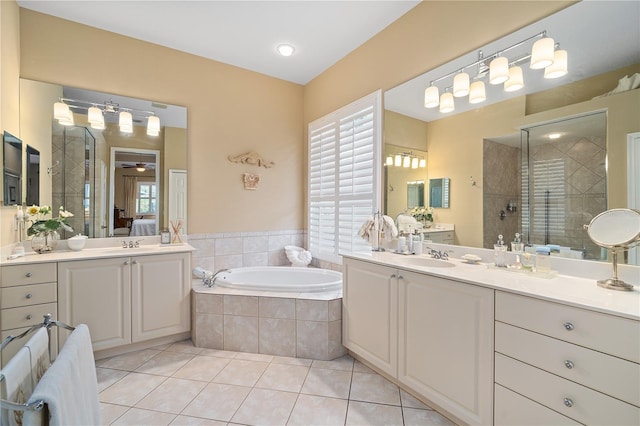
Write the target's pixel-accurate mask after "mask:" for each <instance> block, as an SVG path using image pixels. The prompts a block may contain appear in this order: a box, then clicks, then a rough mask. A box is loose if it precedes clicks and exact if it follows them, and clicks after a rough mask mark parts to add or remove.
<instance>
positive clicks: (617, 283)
mask: <svg viewBox="0 0 640 426" xmlns="http://www.w3.org/2000/svg"><path fill="white" fill-rule="evenodd" d="M587 234H588V235H589V238H591V240H592V241H593V242H594V243H596V244H597V245H599V246H601V247H605V248H607V249H609V250H611V262H612V264H613V277H611V278H608V279H606V280H598V286H600V287H604V288H608V289H611V290H621V291H632V290H633V285H631V284H627V283H625V282H624V281H622V280H620V279H619V278H618V252H619V251H624V250H628V249H629V248H631V247H633V246H635V245H638V244H640V212H638V211H636V210H632V209H611V210H607V211H604V212H602V213H600V214H599V215H597V216H596V217H594V218H593V219H592V220H591V223H589V225H588V227H587Z"/></svg>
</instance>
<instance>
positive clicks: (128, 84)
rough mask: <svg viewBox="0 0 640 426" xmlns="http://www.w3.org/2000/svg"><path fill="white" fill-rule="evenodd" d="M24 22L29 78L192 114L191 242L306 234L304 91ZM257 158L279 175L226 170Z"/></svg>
mask: <svg viewBox="0 0 640 426" xmlns="http://www.w3.org/2000/svg"><path fill="white" fill-rule="evenodd" d="M3 3H4V2H3ZM20 18H21V21H20V30H21V68H20V72H21V76H22V77H24V78H29V79H33V80H39V81H47V82H53V83H57V84H64V85H69V86H75V87H80V88H85V89H93V90H98V91H102V92H107V93H115V94H121V95H126V96H131V97H136V98H143V99H149V100H153V101H158V102H163V103H168V104H174V105H183V106H186V107H187V108H188V142H187V145H188V170H189V178H188V187H189V188H188V190H189V206H188V209H189V219H188V220H189V232H190V233H212V232H236V231H254V230H260V231H267V230H278V229H300V228H302V226H303V204H304V199H303V193H304V191H303V163H304V160H303V146H304V141H303V129H302V128H303V115H302V109H303V102H302V100H303V88H302V86H300V85H297V84H293V83H289V82H286V81H283V80H279V79H276V78H272V77H268V76H265V75H261V74H258V73H255V72H251V71H247V70H243V69H241V68H237V67H233V66H230V65H226V64H222V63H219V62H215V61H211V60H207V59H204V58H201V57H198V56H194V55H189V54H185V53H181V52H178V51H175V50H172V49H168V48H165V47H161V46H157V45H153V44H150V43H146V42H142V41H139V40H135V39H132V38H128V37H124V36H120V35H116V34H113V33H109V32H106V31H102V30H98V29H95V28H90V27H87V26H84V25H80V24H76V23H72V22H70V21H65V20H61V19H58V18H54V17H51V16H47V15H43V14H39V13H36V12H33V11H29V10H25V9H21V11H20ZM79 52H84V53H83V54H79ZM249 150H256V151H257V152H259V153H260V154H261V155H262V156H263V157H265V158H266V159H267V160H269V161H274V162H275V163H276V165H275V167H273V168H271V169H264V168H263V169H258V168H257V167H255V166H243V165H238V164H232V163H230V162H229V161H227V156H229V155H238V154H242V153H244V152H246V151H249ZM246 172H252V173H257V174H259V175H261V177H262V180H261V182H260V187H259V189H258V190H257V191H246V190H244V189H243V185H242V175H243V173H246Z"/></svg>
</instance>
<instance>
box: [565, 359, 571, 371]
mask: <svg viewBox="0 0 640 426" xmlns="http://www.w3.org/2000/svg"><path fill="white" fill-rule="evenodd" d="M564 366H565V367H567V368H568V369H569V370H571V369H572V368H573V362H571V361H569V360H566V361H565V362H564Z"/></svg>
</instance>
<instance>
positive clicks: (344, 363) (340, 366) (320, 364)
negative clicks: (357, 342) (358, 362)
mask: <svg viewBox="0 0 640 426" xmlns="http://www.w3.org/2000/svg"><path fill="white" fill-rule="evenodd" d="M311 366H312V367H317V368H329V369H331V370H343V371H353V358H351V357H350V356H349V355H345V356H342V357H340V358H336V359H334V360H332V361H319V360H313V363H312V364H311Z"/></svg>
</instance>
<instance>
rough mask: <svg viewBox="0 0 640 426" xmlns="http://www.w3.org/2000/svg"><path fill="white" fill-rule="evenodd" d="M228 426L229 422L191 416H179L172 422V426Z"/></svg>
mask: <svg viewBox="0 0 640 426" xmlns="http://www.w3.org/2000/svg"><path fill="white" fill-rule="evenodd" d="M226 424H227V422H219V421H217V420H209V419H202V418H199V417H189V416H178V417H176V418H175V420H174V421H172V422H171V425H172V426H174V425H176V426H226Z"/></svg>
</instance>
